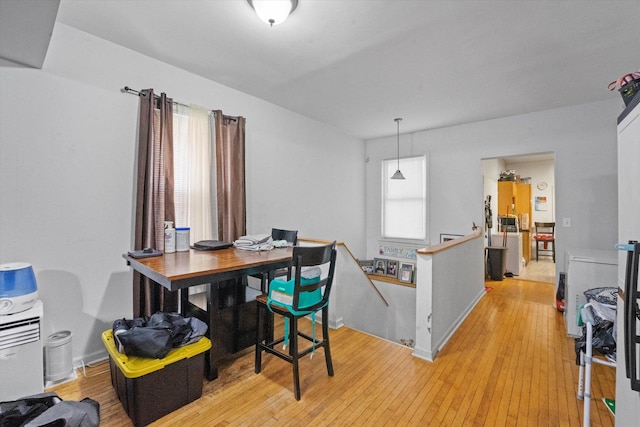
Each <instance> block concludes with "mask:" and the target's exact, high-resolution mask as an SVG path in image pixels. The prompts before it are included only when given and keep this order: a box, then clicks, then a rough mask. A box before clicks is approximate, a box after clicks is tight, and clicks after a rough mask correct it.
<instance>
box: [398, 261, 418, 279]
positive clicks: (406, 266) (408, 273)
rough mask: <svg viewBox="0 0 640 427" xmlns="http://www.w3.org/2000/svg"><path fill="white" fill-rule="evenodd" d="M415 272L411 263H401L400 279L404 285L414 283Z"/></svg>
mask: <svg viewBox="0 0 640 427" xmlns="http://www.w3.org/2000/svg"><path fill="white" fill-rule="evenodd" d="M414 270H415V265H414V264H412V263H410V262H403V263H401V264H400V272H399V276H398V279H399V280H400V281H401V282H404V283H413V273H414Z"/></svg>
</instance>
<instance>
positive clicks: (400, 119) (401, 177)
mask: <svg viewBox="0 0 640 427" xmlns="http://www.w3.org/2000/svg"><path fill="white" fill-rule="evenodd" d="M393 120H394V121H395V122H396V124H397V128H398V133H397V141H398V170H396V173H394V174H393V176H392V177H391V179H405V178H404V175H402V172H400V122H401V121H402V118H397V119H393Z"/></svg>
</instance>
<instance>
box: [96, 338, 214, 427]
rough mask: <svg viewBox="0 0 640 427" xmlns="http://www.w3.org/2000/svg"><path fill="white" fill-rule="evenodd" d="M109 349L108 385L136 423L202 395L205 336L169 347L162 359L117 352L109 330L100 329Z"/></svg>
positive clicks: (153, 419)
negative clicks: (183, 344)
mask: <svg viewBox="0 0 640 427" xmlns="http://www.w3.org/2000/svg"><path fill="white" fill-rule="evenodd" d="M102 342H103V343H104V345H105V347H106V348H107V352H108V353H109V367H110V368H111V385H112V386H113V388H114V389H115V391H116V394H117V395H118V399H120V402H121V403H122V406H123V407H124V410H125V412H126V413H127V415H129V418H131V421H133V423H134V424H135V425H136V426H145V425H147V424H149V423H151V422H153V421H155V420H157V419H158V418H161V417H164V416H165V415H167V414H169V413H171V412H173V411H175V410H176V409H178V408H181V407H182V406H184V405H186V404H187V403H191V402H193V401H194V400H196V399H198V398H200V396H202V383H203V381H204V375H203V374H204V353H205V352H206V351H207V350H209V349H210V348H211V341H209V339H208V338H201V339H200V341H198V342H196V343H193V344H190V345H187V346H184V347H179V348H176V349H174V350H171V351H170V352H169V354H168V355H167V356H166V357H165V358H163V359H148V358H143V357H134V356H132V357H127V356H126V355H124V354H122V353H119V352H118V350H117V348H116V346H115V343H114V341H113V333H112V331H111V330H107V331H105V332H103V333H102Z"/></svg>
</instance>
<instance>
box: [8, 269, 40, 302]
mask: <svg viewBox="0 0 640 427" xmlns="http://www.w3.org/2000/svg"><path fill="white" fill-rule="evenodd" d="M37 290H38V285H37V284H36V276H35V274H34V273H33V268H32V267H31V264H29V263H26V262H11V263H8V264H0V298H11V297H17V296H21V295H26V294H30V293H33V292H36V291H37Z"/></svg>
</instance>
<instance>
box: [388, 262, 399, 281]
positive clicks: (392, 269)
mask: <svg viewBox="0 0 640 427" xmlns="http://www.w3.org/2000/svg"><path fill="white" fill-rule="evenodd" d="M387 276H389V277H398V261H394V260H392V259H390V260H388V261H387Z"/></svg>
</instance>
